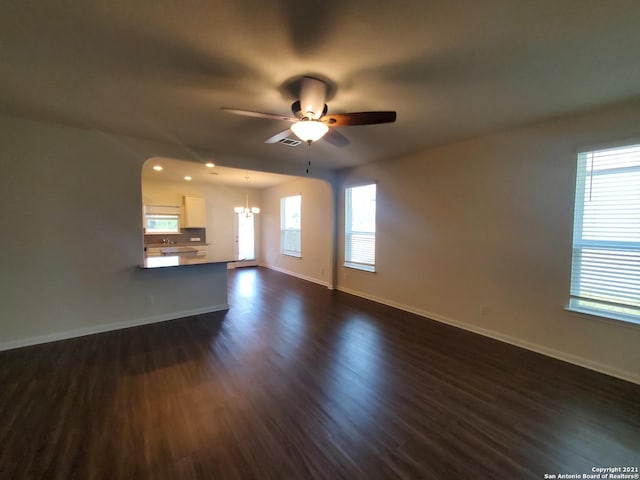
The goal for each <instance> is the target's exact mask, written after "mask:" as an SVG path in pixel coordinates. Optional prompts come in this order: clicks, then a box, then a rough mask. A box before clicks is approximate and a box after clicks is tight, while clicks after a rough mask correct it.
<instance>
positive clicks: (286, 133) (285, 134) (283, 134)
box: [264, 128, 293, 143]
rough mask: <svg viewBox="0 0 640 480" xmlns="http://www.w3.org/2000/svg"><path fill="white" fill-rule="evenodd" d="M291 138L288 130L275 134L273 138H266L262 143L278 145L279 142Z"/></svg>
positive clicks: (291, 135) (291, 134)
mask: <svg viewBox="0 0 640 480" xmlns="http://www.w3.org/2000/svg"><path fill="white" fill-rule="evenodd" d="M287 137H293V133H292V132H291V130H289V129H288V128H287V129H286V130H283V131H282V132H279V133H276V134H275V135H274V136H273V137H270V138H267V139H266V140H265V141H264V143H278V142H279V141H280V140H282V139H284V138H287Z"/></svg>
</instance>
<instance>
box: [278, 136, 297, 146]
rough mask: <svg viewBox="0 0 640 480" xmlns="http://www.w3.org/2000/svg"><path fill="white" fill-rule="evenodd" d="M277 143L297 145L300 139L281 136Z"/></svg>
mask: <svg viewBox="0 0 640 480" xmlns="http://www.w3.org/2000/svg"><path fill="white" fill-rule="evenodd" d="M278 143H281V144H283V145H287V146H289V147H297V146H298V145H300V144H301V143H302V142H301V141H300V140H294V139H293V138H283V139H282V140H280V141H278Z"/></svg>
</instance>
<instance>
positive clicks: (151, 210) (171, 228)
mask: <svg viewBox="0 0 640 480" xmlns="http://www.w3.org/2000/svg"><path fill="white" fill-rule="evenodd" d="M144 233H145V234H153V233H180V207H174V206H170V205H169V206H165V205H145V207H144Z"/></svg>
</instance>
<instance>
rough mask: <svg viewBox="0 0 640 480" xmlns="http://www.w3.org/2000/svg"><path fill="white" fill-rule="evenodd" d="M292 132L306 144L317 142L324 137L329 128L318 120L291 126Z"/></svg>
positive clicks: (300, 122) (305, 121) (302, 121)
mask: <svg viewBox="0 0 640 480" xmlns="http://www.w3.org/2000/svg"><path fill="white" fill-rule="evenodd" d="M291 131H292V132H293V133H295V134H296V136H297V137H298V138H299V139H300V140H302V141H304V142H315V141H317V140H320V139H321V138H322V137H324V135H325V134H326V133H327V132H328V131H329V127H328V126H327V125H326V124H324V123H322V122H320V121H318V120H300V121H299V122H296V123H294V124H293V125H291Z"/></svg>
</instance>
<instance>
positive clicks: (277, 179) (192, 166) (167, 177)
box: [142, 157, 296, 188]
mask: <svg viewBox="0 0 640 480" xmlns="http://www.w3.org/2000/svg"><path fill="white" fill-rule="evenodd" d="M156 165H160V166H161V167H162V171H159V172H158V171H155V170H154V169H153V167H154V166H156ZM185 176H190V177H191V180H190V181H189V182H195V183H206V184H213V185H230V186H236V187H246V186H247V185H248V186H249V188H267V187H272V186H274V185H279V184H281V183H286V182H290V181H292V180H295V179H296V177H292V176H289V175H279V174H275V173H266V172H256V171H254V170H242V169H239V168H229V167H223V166H219V165H216V166H215V167H213V168H209V167H207V166H206V165H205V164H204V163H198V162H193V161H188V160H178V159H174V158H165V157H154V158H150V159H149V160H147V161H146V162H145V164H144V165H143V167H142V178H143V180H146V179H149V180H158V181H166V182H183V183H186V182H188V181H187V180H185V179H184V177H185ZM246 177H249V179H248V180H247V178H246Z"/></svg>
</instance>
